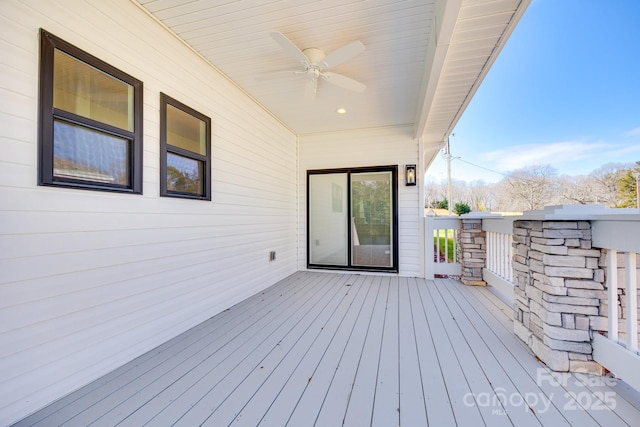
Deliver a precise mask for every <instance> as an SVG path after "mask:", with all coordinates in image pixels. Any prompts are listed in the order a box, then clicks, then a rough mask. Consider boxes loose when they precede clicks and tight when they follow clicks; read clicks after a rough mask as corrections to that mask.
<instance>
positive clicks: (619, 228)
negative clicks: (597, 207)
mask: <svg viewBox="0 0 640 427" xmlns="http://www.w3.org/2000/svg"><path fill="white" fill-rule="evenodd" d="M591 227H592V229H591V230H592V233H593V246H594V247H598V248H601V249H606V250H607V256H606V261H607V267H606V272H605V275H606V279H607V304H608V308H607V315H608V333H607V335H606V337H605V336H604V335H600V334H595V335H594V337H593V358H594V360H595V361H596V362H598V363H600V364H601V365H602V366H604V367H605V368H607V369H609V370H610V371H612V372H615V373H616V375H617V376H618V377H620V378H622V379H623V380H625V381H626V382H627V383H629V384H630V385H631V386H633V387H634V388H635V389H636V390H640V354H639V353H638V274H637V268H638V263H637V253H638V252H640V227H638V223H637V222H627V221H620V220H596V221H592V223H591ZM621 329H624V332H625V333H624V335H625V337H624V339H621Z"/></svg>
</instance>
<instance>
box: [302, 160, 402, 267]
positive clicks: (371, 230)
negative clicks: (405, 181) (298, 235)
mask: <svg viewBox="0 0 640 427" xmlns="http://www.w3.org/2000/svg"><path fill="white" fill-rule="evenodd" d="M396 186H397V167H395V166H388V167H372V168H352V169H334V170H320V171H309V172H308V175H307V188H308V196H307V197H308V210H307V212H308V215H307V219H308V221H307V224H308V239H307V244H308V258H307V259H308V265H309V267H324V268H344V269H353V270H387V271H397V220H396V218H397V206H396V205H397V197H396Z"/></svg>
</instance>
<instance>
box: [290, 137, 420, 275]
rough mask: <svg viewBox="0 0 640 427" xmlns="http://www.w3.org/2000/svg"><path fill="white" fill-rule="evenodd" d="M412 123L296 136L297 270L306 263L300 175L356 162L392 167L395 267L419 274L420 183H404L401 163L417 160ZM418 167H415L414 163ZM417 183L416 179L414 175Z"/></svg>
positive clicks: (302, 179)
mask: <svg viewBox="0 0 640 427" xmlns="http://www.w3.org/2000/svg"><path fill="white" fill-rule="evenodd" d="M412 132H413V127H411V126H396V127H381V128H375V129H366V130H358V131H350V132H335V133H333V132H332V133H322V134H313V135H304V136H301V137H300V148H299V157H300V161H299V163H300V171H299V178H298V179H299V183H300V184H299V197H300V219H299V223H300V230H299V236H300V241H299V244H298V248H299V254H298V258H299V260H300V265H299V267H300V268H301V269H304V268H306V266H307V242H306V236H307V231H306V222H307V212H306V199H307V193H306V191H307V189H306V185H307V184H306V179H307V171H308V170H313V169H330V168H346V167H361V166H383V165H397V166H398V246H399V248H398V249H399V252H398V254H399V266H398V267H399V269H398V272H399V274H400V275H402V276H420V275H421V274H422V258H423V256H422V252H423V248H422V244H421V238H420V236H421V229H420V227H421V223H422V219H421V217H420V214H421V210H420V209H419V204H420V200H421V197H420V188H421V186H419V185H418V186H414V187H407V186H405V185H404V166H405V165H406V164H419V163H420V162H419V155H418V153H419V149H418V141H417V140H415V139H414V138H413V137H412ZM418 170H420V166H418ZM418 181H420V178H419V179H418Z"/></svg>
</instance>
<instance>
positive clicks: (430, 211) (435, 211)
mask: <svg viewBox="0 0 640 427" xmlns="http://www.w3.org/2000/svg"><path fill="white" fill-rule="evenodd" d="M424 214H425V216H449V210H448V209H439V208H424ZM451 215H453V216H458V214H457V213H455V212H451Z"/></svg>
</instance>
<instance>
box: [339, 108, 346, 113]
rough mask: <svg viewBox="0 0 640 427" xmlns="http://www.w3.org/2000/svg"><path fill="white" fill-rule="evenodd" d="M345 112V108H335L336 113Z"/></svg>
mask: <svg viewBox="0 0 640 427" xmlns="http://www.w3.org/2000/svg"><path fill="white" fill-rule="evenodd" d="M346 112H347V110H345V109H344V108H338V109H337V110H336V113H338V114H344V113H346Z"/></svg>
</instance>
